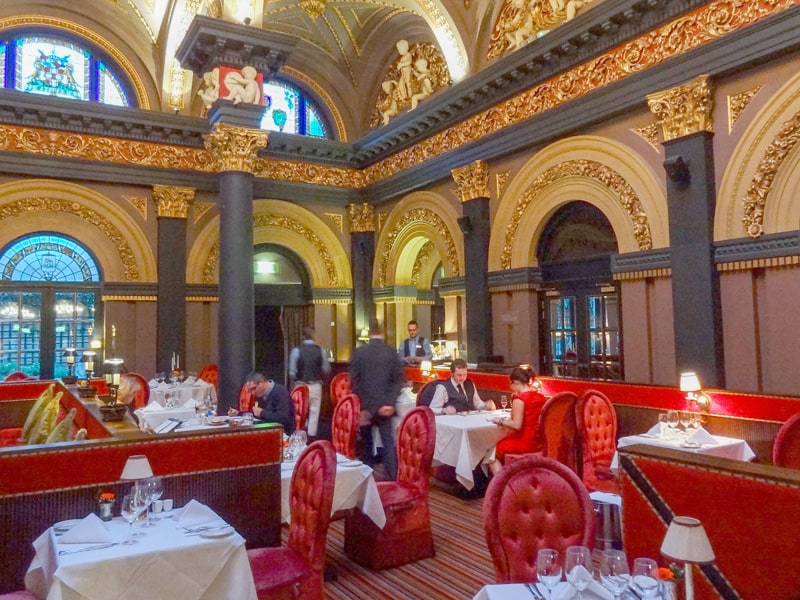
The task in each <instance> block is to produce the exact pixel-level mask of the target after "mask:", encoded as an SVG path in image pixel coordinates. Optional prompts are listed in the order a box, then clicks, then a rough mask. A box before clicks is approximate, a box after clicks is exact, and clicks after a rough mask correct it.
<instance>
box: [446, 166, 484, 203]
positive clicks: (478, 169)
mask: <svg viewBox="0 0 800 600" xmlns="http://www.w3.org/2000/svg"><path fill="white" fill-rule="evenodd" d="M451 173H452V174H453V180H454V181H455V182H456V193H457V194H458V198H459V200H461V202H468V201H470V200H475V199H476V198H488V197H489V195H490V194H491V192H490V191H489V165H487V164H486V163H484V162H482V161H480V160H476V161H475V162H474V163H472V164H471V165H466V166H464V167H460V168H458V169H453V170H452V171H451Z"/></svg>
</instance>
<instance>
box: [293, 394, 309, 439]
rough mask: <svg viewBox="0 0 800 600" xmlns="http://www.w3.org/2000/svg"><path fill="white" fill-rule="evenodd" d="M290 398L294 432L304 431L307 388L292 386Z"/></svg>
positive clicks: (306, 415)
mask: <svg viewBox="0 0 800 600" xmlns="http://www.w3.org/2000/svg"><path fill="white" fill-rule="evenodd" d="M290 396H291V398H292V404H293V405H294V430H295V431H305V430H306V425H307V424H308V386H307V385H302V384H300V385H296V386H294V389H292V393H291V394H290Z"/></svg>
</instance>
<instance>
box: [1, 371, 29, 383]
mask: <svg viewBox="0 0 800 600" xmlns="http://www.w3.org/2000/svg"><path fill="white" fill-rule="evenodd" d="M28 379H35V378H34V377H30V376H29V375H28V374H27V373H23V372H22V371H14V372H13V373H9V374H8V375H6V377H5V379H3V381H26V380H28Z"/></svg>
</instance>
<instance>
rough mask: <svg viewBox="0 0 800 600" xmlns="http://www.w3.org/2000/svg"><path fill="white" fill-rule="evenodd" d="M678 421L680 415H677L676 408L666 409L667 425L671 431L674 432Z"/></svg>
mask: <svg viewBox="0 0 800 600" xmlns="http://www.w3.org/2000/svg"><path fill="white" fill-rule="evenodd" d="M679 422H680V417H679V416H678V411H677V410H668V411H667V427H669V428H670V430H671V432H672V433H673V434H674V433H675V430H676V429H677V427H678V423H679Z"/></svg>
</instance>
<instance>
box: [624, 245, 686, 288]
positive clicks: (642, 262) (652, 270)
mask: <svg viewBox="0 0 800 600" xmlns="http://www.w3.org/2000/svg"><path fill="white" fill-rule="evenodd" d="M671 260H672V259H671V255H670V251H669V248H658V249H656V250H648V251H644V252H629V253H625V254H614V255H612V256H611V273H612V274H613V277H614V280H615V281H632V280H636V279H652V278H658V277H670V276H671V274H672V262H671Z"/></svg>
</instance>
